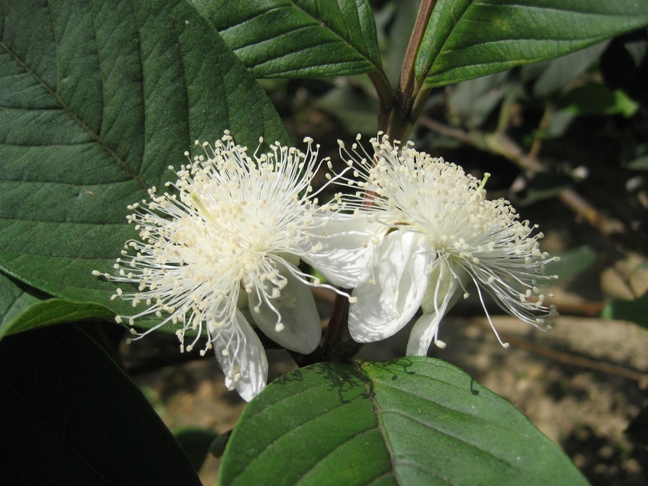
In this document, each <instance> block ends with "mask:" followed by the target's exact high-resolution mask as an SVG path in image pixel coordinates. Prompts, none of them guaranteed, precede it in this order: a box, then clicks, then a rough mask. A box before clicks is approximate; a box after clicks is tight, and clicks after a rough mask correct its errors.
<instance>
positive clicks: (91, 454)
mask: <svg viewBox="0 0 648 486" xmlns="http://www.w3.org/2000/svg"><path fill="white" fill-rule="evenodd" d="M0 370H2V374H1V375H0V390H1V391H0V394H1V395H2V400H0V416H1V417H2V426H1V427H2V433H1V434H0V483H2V484H48V485H52V486H54V485H61V486H69V485H91V484H114V485H118V484H182V485H200V481H199V480H198V477H197V476H196V474H195V473H194V471H193V468H192V466H191V464H190V462H189V460H188V458H187V456H186V455H185V454H184V453H183V452H182V449H180V446H179V445H178V443H177V442H176V441H175V440H174V438H173V436H172V435H171V432H170V431H169V430H168V429H167V428H166V427H165V425H164V424H163V423H162V421H161V420H160V418H159V417H158V416H157V414H156V413H155V411H154V410H153V409H152V408H151V406H150V405H149V404H148V402H147V401H146V398H144V395H142V393H141V392H140V390H139V389H138V388H137V387H136V386H135V385H134V384H133V383H132V382H131V381H130V380H129V378H128V377H127V376H126V375H125V374H124V373H123V372H122V371H121V370H120V369H119V367H118V366H117V365H116V364H115V362H114V361H113V360H112V359H111V358H110V357H109V356H108V355H107V354H106V353H105V352H104V350H103V349H102V348H101V347H100V346H99V345H97V344H96V343H95V342H94V341H93V340H92V339H91V338H89V337H88V336H87V335H86V334H85V333H83V332H82V331H80V330H79V329H76V328H74V327H73V326H57V327H55V328H47V329H40V330H37V331H32V332H29V333H24V334H18V335H16V336H10V337H8V338H6V339H4V340H3V341H2V343H0Z"/></svg>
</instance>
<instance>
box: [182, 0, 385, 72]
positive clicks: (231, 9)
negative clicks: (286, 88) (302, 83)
mask: <svg viewBox="0 0 648 486" xmlns="http://www.w3.org/2000/svg"><path fill="white" fill-rule="evenodd" d="M191 1H192V3H193V4H194V5H195V7H196V9H197V10H199V11H200V12H201V14H202V15H203V16H204V17H205V18H208V19H210V21H211V22H212V24H213V25H214V27H215V28H216V29H217V30H218V31H219V32H220V33H221V35H222V36H223V39H224V40H225V42H226V43H227V45H228V46H229V47H230V48H231V49H232V50H233V51H234V53H235V54H236V55H237V56H238V57H239V59H240V60H241V61H242V62H243V64H245V65H246V66H247V67H248V68H249V69H250V71H251V72H252V74H253V75H254V76H256V77H260V78H263V77H307V76H341V75H349V74H360V73H366V72H369V71H373V70H375V69H380V55H379V53H378V41H377V37H376V24H375V22H374V17H373V11H372V9H371V5H370V3H369V2H368V1H367V0H355V1H346V2H338V1H336V0H319V1H317V2H313V1H312V0H292V1H289V0H264V1H261V0H252V1H245V2H232V1H230V0H216V1H214V0H191Z"/></svg>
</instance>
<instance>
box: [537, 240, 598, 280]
mask: <svg viewBox="0 0 648 486" xmlns="http://www.w3.org/2000/svg"><path fill="white" fill-rule="evenodd" d="M551 255H552V256H556V257H559V258H560V260H558V261H553V262H550V263H548V264H547V268H546V273H547V275H558V277H559V278H561V279H562V278H568V277H573V276H575V275H578V274H579V273H582V272H584V271H585V270H587V269H588V268H589V267H591V266H592V265H594V263H596V251H594V249H592V247H591V246H589V245H581V246H578V247H576V248H570V249H569V250H563V251H554V252H551Z"/></svg>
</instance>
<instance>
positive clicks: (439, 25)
mask: <svg viewBox="0 0 648 486" xmlns="http://www.w3.org/2000/svg"><path fill="white" fill-rule="evenodd" d="M646 24H648V2H637V1H635V0H617V1H614V2H601V1H600V0H518V1H516V2H514V3H511V2H508V1H502V0H486V1H482V0H480V1H477V0H438V1H437V3H436V6H435V7H434V10H433V12H432V16H431V19H430V22H429V24H428V27H427V29H426V31H425V36H424V38H423V42H422V44H421V48H420V49H419V53H418V56H417V59H416V66H415V68H416V79H417V80H419V82H422V83H423V82H424V83H425V85H426V86H428V87H434V86H443V85H446V84H450V83H457V82H459V81H465V80H467V79H472V78H477V77H480V76H485V75H486V74H491V73H495V72H498V71H504V70H507V69H510V68H512V67H514V66H519V65H521V64H528V63H532V62H538V61H543V60H546V59H552V58H555V57H559V56H564V55H565V54H569V53H570V52H574V51H577V50H579V49H582V48H584V47H587V46H590V45H592V44H596V43H597V42H601V41H603V40H605V39H609V38H611V37H614V36H616V35H618V34H621V33H623V32H628V31H631V30H634V29H636V28H638V27H642V26H644V25H646Z"/></svg>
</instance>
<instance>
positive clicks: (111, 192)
mask: <svg viewBox="0 0 648 486" xmlns="http://www.w3.org/2000/svg"><path fill="white" fill-rule="evenodd" d="M0 31H1V32H2V36H1V40H0V108H1V109H0V160H2V163H1V164H0V268H2V270H4V271H5V272H6V273H7V274H9V275H11V276H13V277H16V278H17V279H18V280H20V281H23V282H26V283H27V284H28V285H30V286H32V287H34V288H37V289H40V290H42V291H44V292H46V293H47V294H49V295H51V296H54V297H58V298H61V299H65V300H69V301H75V302H92V303H97V304H101V305H103V306H105V307H107V308H110V309H112V310H113V311H115V312H117V313H120V314H124V313H130V312H132V308H131V307H130V306H129V304H127V303H125V302H123V301H121V299H117V300H115V301H111V300H110V297H111V295H112V294H113V293H114V292H115V285H114V284H113V283H111V282H106V281H103V280H102V279H100V278H97V277H94V276H93V275H92V274H91V272H92V270H95V269H97V270H100V271H101V272H112V271H113V270H112V265H113V263H114V260H115V258H117V257H119V256H120V251H121V249H122V248H123V244H124V243H125V242H126V241H127V240H128V239H130V238H133V237H135V236H136V232H135V230H134V228H133V227H132V226H130V225H127V224H126V215H127V214H128V213H129V212H130V211H129V210H128V209H127V205H128V204H132V203H134V202H136V201H138V200H140V199H142V198H146V197H148V195H147V193H146V189H147V188H148V187H151V186H156V187H158V188H163V187H164V183H165V181H168V180H171V179H175V176H174V174H173V173H172V172H171V171H169V170H168V166H169V165H173V166H175V167H178V168H179V165H180V164H182V163H184V162H185V161H186V158H185V157H184V155H183V153H184V152H185V151H186V150H192V147H193V142H194V140H196V139H199V140H202V141H214V140H216V139H217V138H219V137H220V136H222V133H223V130H225V129H231V131H232V134H233V136H234V137H235V138H236V140H237V142H238V143H241V144H243V145H248V146H250V147H252V148H254V147H256V146H257V144H258V139H259V137H260V136H263V137H264V138H265V139H266V140H268V141H274V140H279V141H280V142H282V143H284V144H290V138H289V136H288V134H287V132H286V130H285V128H284V126H283V124H282V122H281V119H280V118H279V116H278V114H277V112H276V110H275V109H274V107H273V106H272V104H271V102H270V100H269V99H268V97H267V96H266V94H265V93H264V92H263V90H261V88H260V87H259V86H258V84H257V83H256V81H255V80H254V79H253V78H252V77H251V76H250V75H249V73H248V72H247V70H246V69H245V67H244V66H243V65H242V64H241V63H240V62H239V61H238V59H237V58H236V56H235V55H234V54H233V53H232V52H231V50H230V49H229V48H228V47H227V46H226V44H225V43H224V42H223V40H222V39H221V38H220V36H219V35H218V33H217V32H216V30H215V29H214V27H213V26H212V25H211V24H210V23H209V22H207V21H205V20H204V19H203V18H202V17H201V16H200V15H199V14H198V13H197V12H196V10H195V8H194V7H193V6H192V5H191V4H190V3H189V2H188V1H187V0H171V1H163V2H148V1H147V2H135V3H133V2H129V1H126V0H110V1H108V0H99V1H96V2H81V3H79V2H65V1H64V2H50V3H43V2H41V1H40V0H29V1H28V0H25V1H20V2H9V3H4V4H3V6H2V7H1V8H0ZM196 150H198V149H196ZM90 309H91V307H87V309H86V310H90ZM94 309H96V310H97V314H96V317H104V316H105V309H104V308H102V307H99V306H98V307H94ZM138 324H140V325H146V323H144V322H139V323H138Z"/></svg>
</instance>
